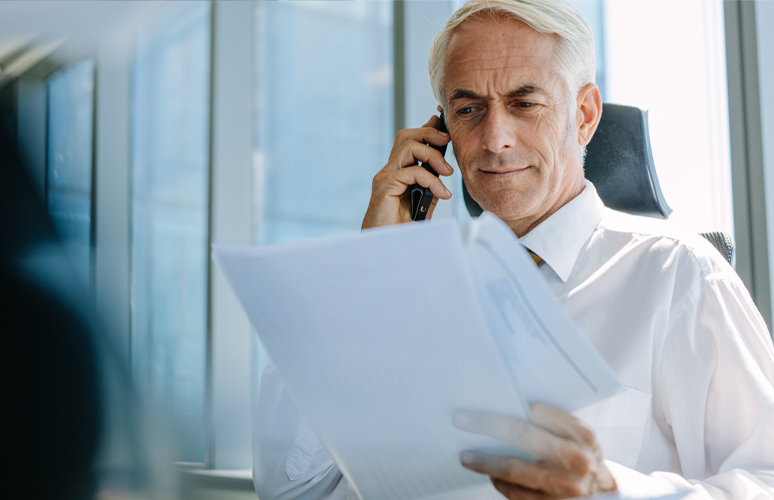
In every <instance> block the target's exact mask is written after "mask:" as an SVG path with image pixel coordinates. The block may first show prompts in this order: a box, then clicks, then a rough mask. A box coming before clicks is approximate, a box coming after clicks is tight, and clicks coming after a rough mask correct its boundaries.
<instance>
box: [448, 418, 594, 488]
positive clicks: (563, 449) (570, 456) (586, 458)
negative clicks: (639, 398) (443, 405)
mask: <svg viewBox="0 0 774 500" xmlns="http://www.w3.org/2000/svg"><path fill="white" fill-rule="evenodd" d="M454 425H456V426H457V427H459V428H460V429H462V430H464V431H468V432H473V433H476V434H483V435H485V436H489V437H493V438H495V439H497V440H500V441H503V442H505V443H509V444H512V445H513V446H515V447H517V448H519V449H520V450H522V451H524V452H526V453H528V454H529V455H532V456H533V457H535V458H537V459H538V460H543V461H545V462H548V463H550V464H552V465H555V466H558V467H562V468H564V469H567V470H571V471H574V472H576V473H580V474H583V473H585V471H587V470H588V468H589V467H590V464H591V462H592V459H593V455H592V451H591V450H587V449H586V448H585V447H584V446H582V445H580V444H578V443H576V442H574V441H571V440H568V439H564V438H562V437H559V436H557V435H555V434H553V433H551V432H549V431H547V430H545V429H542V428H540V427H538V426H537V425H534V424H532V423H530V422H526V421H524V420H517V419H514V418H508V417H503V416H500V415H492V414H491V413H483V412H473V411H461V412H459V413H457V414H456V415H455V416H454Z"/></svg>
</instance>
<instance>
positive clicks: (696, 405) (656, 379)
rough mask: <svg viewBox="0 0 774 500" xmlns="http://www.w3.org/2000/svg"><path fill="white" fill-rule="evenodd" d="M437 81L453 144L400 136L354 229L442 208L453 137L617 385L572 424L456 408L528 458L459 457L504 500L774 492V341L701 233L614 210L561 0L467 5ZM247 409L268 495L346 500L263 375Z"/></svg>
mask: <svg viewBox="0 0 774 500" xmlns="http://www.w3.org/2000/svg"><path fill="white" fill-rule="evenodd" d="M430 73H431V80H432V82H433V88H434V91H435V94H436V98H437V99H438V101H439V102H440V103H441V105H442V106H439V109H443V111H444V114H445V116H446V121H447V125H448V129H449V135H447V134H443V133H441V132H438V131H437V130H435V128H434V127H433V126H434V125H435V123H436V120H437V117H433V118H431V119H430V121H429V122H428V123H427V124H425V126H424V127H422V128H419V129H411V130H404V131H401V132H400V133H399V134H398V136H397V138H396V140H395V145H394V147H393V150H392V153H391V155H390V158H389V161H388V162H387V164H386V165H385V167H384V168H383V169H382V170H381V171H380V172H379V173H378V174H377V175H376V176H375V178H374V183H373V193H372V197H371V202H370V204H369V207H368V210H367V212H366V215H365V218H364V221H363V227H364V228H366V227H374V226H383V225H388V224H397V223H402V222H408V221H409V220H410V216H409V208H410V207H409V206H410V201H409V199H408V194H407V188H408V186H410V185H412V184H414V183H419V184H421V185H423V186H426V187H429V188H430V189H431V190H432V191H433V193H434V194H435V196H436V198H435V200H434V203H437V200H438V199H448V198H450V197H451V194H450V193H449V191H448V190H447V189H446V188H445V187H444V185H443V182H442V180H441V179H439V178H436V177H434V176H433V175H431V174H429V173H428V172H426V171H425V170H424V169H423V168H421V167H419V166H417V163H418V161H422V162H429V163H430V165H431V166H432V167H433V168H434V169H435V170H436V172H438V173H439V174H440V175H442V176H448V175H450V174H451V173H452V168H451V167H450V166H449V165H448V164H447V163H446V162H445V161H444V159H443V157H442V156H441V155H440V154H439V153H438V152H437V151H436V150H434V149H433V148H431V147H429V146H427V145H426V144H433V145H442V144H447V143H448V142H449V141H450V140H451V142H452V145H453V147H454V152H455V154H456V156H457V160H458V164H459V166H460V169H461V171H462V175H463V178H464V180H465V184H466V185H467V187H468V189H469V190H470V193H471V195H472V196H473V198H474V199H476V201H478V202H479V204H480V205H481V206H482V207H483V208H485V209H486V210H489V211H491V212H493V213H494V214H496V215H498V216H499V217H500V218H501V219H503V220H504V221H505V222H506V223H507V224H508V225H509V226H510V227H511V229H512V230H513V231H514V233H515V234H516V235H517V236H518V237H519V238H520V241H521V242H522V243H523V244H524V245H525V246H526V247H527V248H528V249H530V250H531V251H532V252H534V253H535V254H536V255H538V256H539V257H540V259H539V260H541V263H540V270H541V272H542V274H543V276H544V277H545V279H546V281H547V282H548V284H549V286H550V287H551V288H552V289H553V290H554V292H555V294H556V296H557V297H558V299H559V300H560V301H561V302H562V304H563V305H564V307H565V308H566V309H567V311H568V312H569V313H570V314H571V315H572V317H573V318H574V320H575V322H576V323H577V324H578V326H579V327H580V328H581V330H582V331H583V332H584V333H585V334H586V335H587V337H588V338H589V339H590V340H591V341H592V342H593V343H594V345H595V346H596V347H597V349H598V350H599V351H600V352H601V353H602V355H603V356H604V357H605V358H606V359H607V361H608V362H609V363H610V365H611V366H612V367H613V369H614V370H615V371H616V372H617V373H618V375H619V377H620V379H621V380H622V382H623V383H624V385H625V386H626V390H625V391H623V392H622V393H621V394H619V395H617V396H615V397H613V398H611V399H609V400H607V401H605V402H603V403H600V404H598V405H595V406H594V407H591V408H587V409H585V410H582V411H580V412H578V413H577V414H576V415H574V416H573V415H569V414H566V413H564V412H562V411H560V410H557V409H555V408H552V407H549V406H546V405H541V404H539V403H537V404H535V405H533V414H532V418H533V420H532V422H521V421H514V420H509V419H505V418H502V417H498V416H496V415H487V414H480V413H474V412H463V413H460V414H458V415H457V416H456V417H455V424H456V425H457V426H458V427H460V428H462V429H465V430H469V431H471V432H478V433H484V434H488V435H491V436H493V437H495V438H498V439H502V440H504V441H508V442H511V443H513V444H515V445H517V446H519V447H520V448H522V449H524V450H526V451H528V452H530V453H531V454H532V455H533V456H535V457H537V458H538V461H537V462H530V461H525V460H521V459H518V458H512V457H502V456H490V455H485V454H481V453H473V452H465V453H463V454H462V456H461V457H460V458H461V461H462V463H463V465H465V466H466V467H468V468H470V469H473V470H476V471H479V472H482V473H485V474H488V475H489V476H491V478H492V482H493V484H494V485H495V487H496V488H497V489H498V490H499V491H500V492H501V493H502V494H503V495H505V496H506V497H508V498H512V499H516V498H525V499H531V498H566V497H572V496H580V495H587V494H594V493H600V492H605V491H612V490H615V489H620V490H622V491H626V492H636V493H639V494H647V493H653V494H657V493H664V492H670V491H674V490H676V489H685V488H692V489H693V490H695V498H739V499H743V498H774V349H773V348H772V344H771V340H770V338H769V334H768V332H767V329H766V326H765V324H764V322H763V321H762V319H761V317H760V315H759V313H758V311H757V310H756V308H755V306H754V305H753V303H752V301H751V300H750V297H749V294H748V293H747V291H746V290H745V288H744V286H743V285H742V283H741V282H740V280H739V278H738V277H737V276H736V274H735V273H734V271H733V270H732V269H731V268H730V267H729V266H728V265H727V264H726V263H725V261H723V260H722V258H721V257H720V255H719V254H718V253H717V252H716V251H715V250H714V249H713V248H711V247H710V246H709V245H708V244H707V243H706V242H704V241H703V240H702V239H701V238H699V237H696V236H694V235H690V234H689V235H685V234H679V233H674V232H669V231H667V230H666V229H665V228H664V227H663V226H661V225H659V224H657V223H653V222H650V221H646V220H642V219H638V218H635V217H629V216H625V215H623V214H617V213H615V212H612V211H610V210H608V209H606V208H605V207H604V206H603V205H602V203H601V201H600V200H599V197H598V196H597V194H596V191H595V190H594V186H593V185H592V184H591V183H589V182H588V181H585V180H584V177H583V153H584V147H585V146H586V145H587V144H588V143H589V141H590V140H591V138H592V136H593V134H594V131H595V130H596V127H597V125H598V123H599V119H600V116H601V113H602V104H601V99H600V95H599V90H598V89H597V86H596V85H595V84H594V73H595V61H594V43H593V37H592V34H591V31H590V29H589V27H588V25H587V23H586V22H585V21H584V20H583V18H582V17H581V16H580V15H579V14H578V13H577V11H575V9H573V8H572V7H571V6H570V5H568V4H566V3H565V2H563V1H562V0H473V1H471V2H469V3H468V4H466V5H465V6H463V7H462V8H461V9H460V10H459V11H458V12H457V13H456V14H455V15H454V16H453V17H452V19H451V20H450V21H449V22H448V24H447V26H446V27H445V28H444V29H443V30H442V31H441V32H440V33H439V34H438V36H437V37H436V40H435V43H434V46H433V52H432V55H431V59H430ZM432 208H434V205H433V207H431V210H432ZM431 213H432V212H431ZM256 416H257V420H256V428H255V453H254V461H255V463H254V479H255V483H256V488H257V491H258V493H259V496H260V497H261V498H263V499H264V500H266V499H268V498H273V497H282V498H294V497H303V498H329V497H330V498H334V497H335V498H344V497H345V496H347V494H348V492H349V494H351V491H349V490H348V487H347V484H346V483H347V481H346V479H344V478H343V477H342V475H341V474H340V472H339V471H338V469H337V467H336V465H335V464H334V463H333V461H332V460H331V458H330V457H329V456H328V454H327V452H326V451H325V450H324V449H323V447H322V446H321V445H320V443H319V441H318V440H317V439H316V437H315V436H314V434H313V433H312V431H311V430H310V429H309V427H308V426H307V425H306V423H305V422H304V421H303V419H302V418H301V417H300V415H299V414H298V411H297V410H296V409H295V406H294V405H293V403H292V402H291V401H290V399H289V398H288V397H287V394H286V393H285V391H284V388H283V386H282V383H281V381H280V380H279V378H278V377H277V374H276V373H275V372H274V371H273V369H272V368H271V367H270V368H269V369H268V370H267V372H266V373H265V374H264V379H263V383H262V387H261V395H260V401H259V407H258V411H257V413H256ZM366 500H367V499H366Z"/></svg>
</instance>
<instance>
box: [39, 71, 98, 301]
mask: <svg viewBox="0 0 774 500" xmlns="http://www.w3.org/2000/svg"><path fill="white" fill-rule="evenodd" d="M48 114H49V119H48V168H47V175H46V177H47V181H46V198H47V201H48V212H49V214H50V215H51V219H52V220H53V222H54V225H55V226H56V229H57V232H58V233H59V237H60V238H61V239H62V241H63V242H64V244H65V246H66V248H67V249H68V251H69V253H70V254H71V255H70V257H71V262H73V264H74V267H75V271H76V273H77V275H78V277H79V278H80V279H81V280H82V281H83V284H84V285H85V286H88V284H89V282H90V280H91V247H92V233H93V232H92V217H91V206H92V144H93V132H92V131H93V127H94V60H93V59H86V60H84V61H81V62H80V63H77V64H75V65H73V66H70V67H68V68H65V69H63V70H60V71H58V72H57V73H55V74H54V75H53V76H52V77H51V78H50V79H49V81H48Z"/></svg>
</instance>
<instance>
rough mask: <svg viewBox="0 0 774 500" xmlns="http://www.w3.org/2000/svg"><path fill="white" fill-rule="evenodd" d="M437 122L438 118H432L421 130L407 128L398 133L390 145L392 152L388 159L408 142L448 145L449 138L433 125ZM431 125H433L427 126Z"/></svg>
mask: <svg viewBox="0 0 774 500" xmlns="http://www.w3.org/2000/svg"><path fill="white" fill-rule="evenodd" d="M437 121H438V117H437V116H434V117H433V118H431V119H430V121H428V122H427V123H426V124H425V126H424V127H422V128H407V129H404V130H401V131H400V132H398V134H397V135H396V136H395V142H394V143H393V145H392V151H391V152H390V158H392V157H393V156H394V155H395V153H396V152H397V151H398V150H399V149H400V148H401V146H403V145H404V144H405V143H407V142H409V141H414V142H418V143H420V144H432V145H434V146H443V145H445V144H448V143H449V141H450V140H451V136H450V135H449V134H447V133H446V132H441V131H440V130H437V129H436V128H435V126H434V124H435V123H436V122H437ZM429 123H433V125H428V124H429Z"/></svg>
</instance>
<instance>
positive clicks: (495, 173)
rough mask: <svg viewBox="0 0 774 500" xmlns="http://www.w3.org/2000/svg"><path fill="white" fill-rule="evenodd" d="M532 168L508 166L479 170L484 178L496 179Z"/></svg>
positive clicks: (514, 175) (516, 174) (519, 173)
mask: <svg viewBox="0 0 774 500" xmlns="http://www.w3.org/2000/svg"><path fill="white" fill-rule="evenodd" d="M530 168H532V167H531V166H527V167H519V168H509V169H505V170H479V172H481V173H482V174H483V175H484V176H485V177H486V178H488V179H492V180H497V179H506V178H508V177H516V176H518V175H521V174H523V173H524V172H526V171H527V170H529V169H530Z"/></svg>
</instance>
